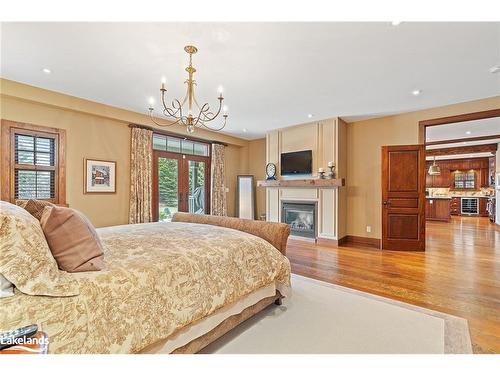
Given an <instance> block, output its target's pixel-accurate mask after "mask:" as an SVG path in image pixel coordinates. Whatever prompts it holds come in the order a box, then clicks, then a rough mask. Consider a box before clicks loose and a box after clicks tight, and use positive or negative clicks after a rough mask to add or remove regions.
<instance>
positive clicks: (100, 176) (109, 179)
mask: <svg viewBox="0 0 500 375" xmlns="http://www.w3.org/2000/svg"><path fill="white" fill-rule="evenodd" d="M83 169H84V170H83V173H84V175H85V181H84V187H83V192H84V193H85V194H87V193H116V162H115V161H105V160H96V159H84V166H83Z"/></svg>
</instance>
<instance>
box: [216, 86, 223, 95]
mask: <svg viewBox="0 0 500 375" xmlns="http://www.w3.org/2000/svg"><path fill="white" fill-rule="evenodd" d="M217 92H218V93H219V94H222V93H223V92H224V87H222V86H219V87H217Z"/></svg>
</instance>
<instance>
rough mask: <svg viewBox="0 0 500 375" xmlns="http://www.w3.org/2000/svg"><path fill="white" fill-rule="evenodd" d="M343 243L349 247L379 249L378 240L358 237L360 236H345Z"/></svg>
mask: <svg viewBox="0 0 500 375" xmlns="http://www.w3.org/2000/svg"><path fill="white" fill-rule="evenodd" d="M344 238H345V239H346V241H345V243H346V244H348V245H351V246H355V247H356V246H358V247H373V248H375V249H380V238H370V237H360V236H346V237H344Z"/></svg>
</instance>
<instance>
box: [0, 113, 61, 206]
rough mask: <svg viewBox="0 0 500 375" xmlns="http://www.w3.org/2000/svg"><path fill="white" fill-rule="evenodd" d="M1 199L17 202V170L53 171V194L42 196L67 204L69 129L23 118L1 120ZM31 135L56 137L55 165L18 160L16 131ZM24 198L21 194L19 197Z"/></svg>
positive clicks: (50, 200)
mask: <svg viewBox="0 0 500 375" xmlns="http://www.w3.org/2000/svg"><path fill="white" fill-rule="evenodd" d="M1 124H2V129H1V134H0V137H1V145H2V148H1V155H0V157H1V160H0V166H1V176H2V184H1V187H0V188H1V192H0V195H1V199H2V200H4V201H8V202H11V203H15V201H16V200H18V199H19V198H16V197H15V185H14V184H15V171H16V170H30V171H44V170H50V171H52V170H53V171H54V198H50V199H42V200H45V201H48V202H52V203H54V204H58V205H66V131H65V130H64V129H58V128H52V127H47V126H40V125H34V124H27V123H22V122H16V121H10V120H3V119H2V121H1ZM16 134H21V135H23V134H24V135H28V136H35V137H44V138H52V139H54V166H41V165H27V164H16V162H15V135H16ZM20 199H22V198H20Z"/></svg>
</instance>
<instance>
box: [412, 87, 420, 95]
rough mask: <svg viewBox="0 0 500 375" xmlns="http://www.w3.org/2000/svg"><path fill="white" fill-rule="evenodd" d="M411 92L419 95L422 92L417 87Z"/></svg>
mask: <svg viewBox="0 0 500 375" xmlns="http://www.w3.org/2000/svg"><path fill="white" fill-rule="evenodd" d="M411 93H412V94H413V95H414V96H419V95H420V94H421V93H422V90H418V89H417V90H413V91H412V92H411Z"/></svg>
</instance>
